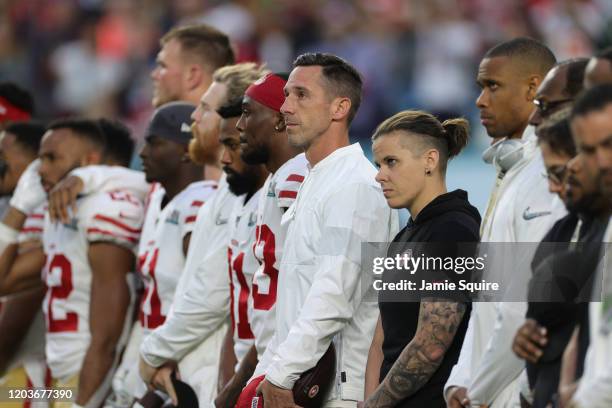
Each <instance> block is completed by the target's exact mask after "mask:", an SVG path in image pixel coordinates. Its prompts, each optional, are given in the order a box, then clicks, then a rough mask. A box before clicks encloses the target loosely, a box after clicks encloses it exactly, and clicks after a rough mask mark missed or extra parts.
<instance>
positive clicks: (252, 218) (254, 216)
mask: <svg viewBox="0 0 612 408" xmlns="http://www.w3.org/2000/svg"><path fill="white" fill-rule="evenodd" d="M256 223H257V214H256V213H251V214H250V215H249V227H252V226H253V225H255V224H256Z"/></svg>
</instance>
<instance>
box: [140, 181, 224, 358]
mask: <svg viewBox="0 0 612 408" xmlns="http://www.w3.org/2000/svg"><path fill="white" fill-rule="evenodd" d="M234 199H235V196H234V195H232V194H231V193H230V192H229V190H228V189H227V187H222V186H220V187H219V191H218V192H217V193H216V194H215V196H214V197H213V199H212V200H210V201H208V202H206V203H205V204H204V205H203V206H202V207H201V208H200V210H199V212H198V216H197V220H196V226H195V228H194V231H193V233H192V237H191V243H190V245H189V252H188V256H187V261H186V266H185V269H188V268H190V269H191V268H194V269H193V270H185V271H184V274H186V276H185V277H186V278H188V281H187V283H186V284H184V285H181V284H180V283H179V287H178V289H177V293H176V295H175V298H174V302H173V304H172V309H171V311H170V313H169V315H168V317H167V319H166V321H165V322H164V324H162V325H161V326H159V327H157V328H156V329H155V330H154V331H153V332H151V333H150V334H149V335H148V336H147V337H146V338H145V339H144V340H143V342H142V345H141V348H140V354H141V356H142V358H143V359H144V360H145V361H146V362H147V363H148V364H150V365H151V366H153V367H159V366H160V365H162V364H164V363H165V362H166V361H168V360H174V361H179V360H181V359H182V358H183V357H184V356H185V355H186V354H187V353H188V352H189V351H191V350H192V349H193V348H194V347H196V346H198V345H199V344H200V343H201V342H202V341H204V340H205V339H206V338H207V337H208V336H210V335H211V334H212V333H214V332H215V331H216V330H217V329H218V328H219V327H220V326H221V325H222V324H224V323H225V322H226V321H227V320H228V318H229V293H230V288H229V275H228V272H227V270H228V265H227V242H228V239H229V228H228V217H229V213H228V210H229V209H231V208H232V206H233V200H234ZM181 283H183V282H181Z"/></svg>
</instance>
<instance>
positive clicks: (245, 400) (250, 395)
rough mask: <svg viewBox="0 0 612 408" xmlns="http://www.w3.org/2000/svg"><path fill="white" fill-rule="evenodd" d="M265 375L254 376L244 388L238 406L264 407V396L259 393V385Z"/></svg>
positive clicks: (238, 407) (240, 407) (248, 407)
mask: <svg viewBox="0 0 612 408" xmlns="http://www.w3.org/2000/svg"><path fill="white" fill-rule="evenodd" d="M264 378H266V376H265V375H261V376H259V377H256V378H253V379H252V380H251V382H249V383H248V384H247V386H246V387H244V388H243V389H242V392H241V393H240V396H239V397H238V402H237V403H236V408H263V396H261V395H257V387H258V386H259V383H261V382H262V381H263V380H264Z"/></svg>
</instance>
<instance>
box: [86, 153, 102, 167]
mask: <svg viewBox="0 0 612 408" xmlns="http://www.w3.org/2000/svg"><path fill="white" fill-rule="evenodd" d="M100 163H102V153H101V152H98V151H95V150H92V151H90V152H88V153H86V154H85V156H83V158H82V159H81V166H82V167H84V166H91V165H92V164H100Z"/></svg>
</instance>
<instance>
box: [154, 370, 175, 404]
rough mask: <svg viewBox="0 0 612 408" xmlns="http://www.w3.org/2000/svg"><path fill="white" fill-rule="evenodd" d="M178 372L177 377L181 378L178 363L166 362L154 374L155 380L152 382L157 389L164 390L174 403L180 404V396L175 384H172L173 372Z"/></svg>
mask: <svg viewBox="0 0 612 408" xmlns="http://www.w3.org/2000/svg"><path fill="white" fill-rule="evenodd" d="M174 372H176V378H177V379H179V380H180V379H181V378H180V376H179V373H178V370H177V364H176V363H175V362H173V361H171V362H167V363H165V364H164V365H163V366H161V367H159V368H158V370H157V372H156V373H155V375H154V376H153V381H152V382H151V384H152V385H153V387H154V388H155V389H157V390H160V391H163V392H165V393H166V394H168V396H169V397H170V399H171V400H172V404H173V405H175V406H176V405H178V397H177V396H176V391H175V389H174V385H173V384H172V379H171V377H172V373H174Z"/></svg>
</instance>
